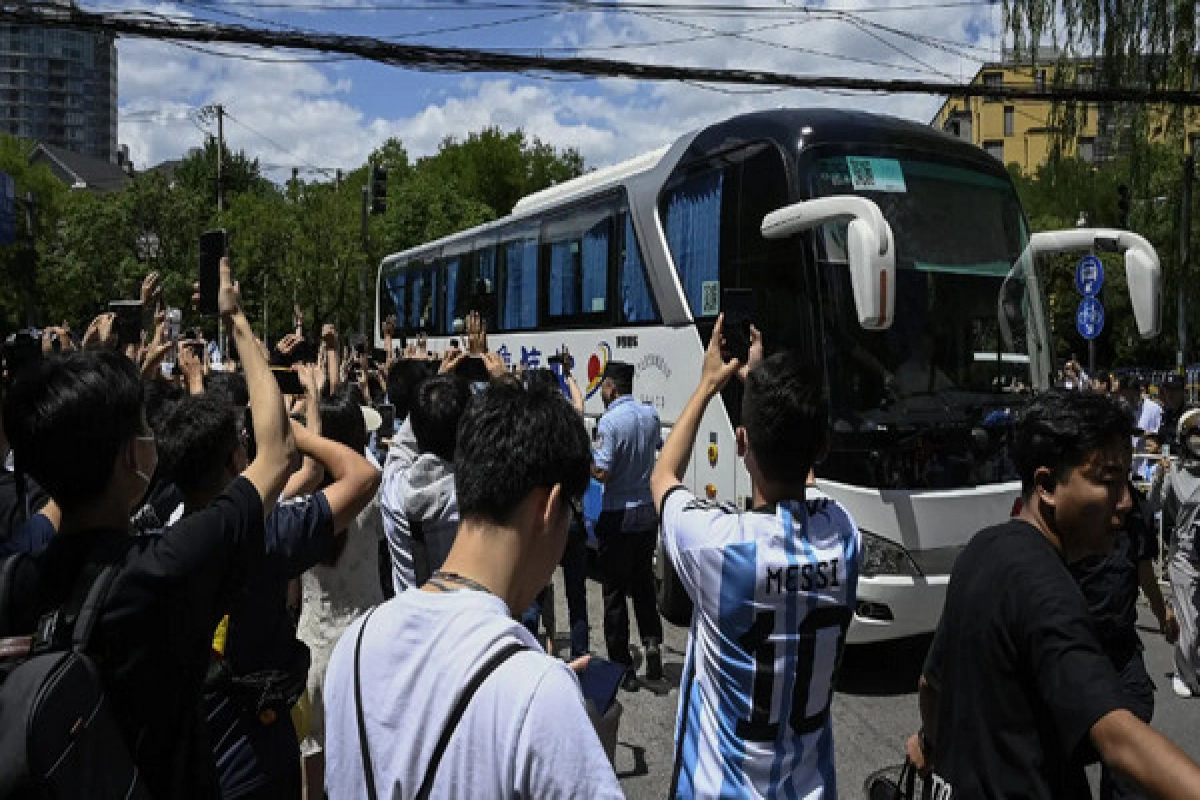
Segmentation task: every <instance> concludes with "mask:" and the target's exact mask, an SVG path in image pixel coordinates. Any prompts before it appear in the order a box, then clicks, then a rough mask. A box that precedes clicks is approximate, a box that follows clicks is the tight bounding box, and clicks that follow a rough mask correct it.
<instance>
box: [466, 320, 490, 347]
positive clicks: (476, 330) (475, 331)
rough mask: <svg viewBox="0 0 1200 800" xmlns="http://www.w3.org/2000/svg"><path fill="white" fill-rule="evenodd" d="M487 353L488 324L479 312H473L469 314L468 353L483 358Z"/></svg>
mask: <svg viewBox="0 0 1200 800" xmlns="http://www.w3.org/2000/svg"><path fill="white" fill-rule="evenodd" d="M487 351H488V346H487V322H486V321H485V320H484V319H483V317H482V316H480V315H479V312H478V311H472V312H471V313H470V314H467V352H468V353H470V354H471V355H473V356H481V355H483V354H484V353H486V352H487Z"/></svg>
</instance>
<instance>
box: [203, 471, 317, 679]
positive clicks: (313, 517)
mask: <svg viewBox="0 0 1200 800" xmlns="http://www.w3.org/2000/svg"><path fill="white" fill-rule="evenodd" d="M263 541H264V544H265V546H266V557H265V559H264V560H263V562H262V565H261V566H262V568H261V569H260V570H258V571H257V572H255V573H246V574H245V575H243V576H241V577H240V578H239V581H238V583H239V586H238V588H237V590H236V591H235V592H234V595H233V599H232V602H231V604H230V607H229V630H228V632H227V633H226V638H225V658H226V659H228V660H229V664H230V666H231V667H232V668H233V672H234V674H237V675H245V674H248V673H251V672H259V671H261V670H269V669H282V668H283V667H285V666H287V659H288V655H289V653H290V652H291V648H292V646H293V645H294V644H295V642H296V627H295V621H294V620H293V618H292V616H291V614H290V613H289V612H288V608H287V585H288V581H290V580H291V579H292V578H298V577H299V576H300V575H302V574H303V573H304V572H305V571H306V570H308V569H310V568H311V567H313V566H314V565H316V564H319V563H321V562H322V561H324V560H326V559H327V558H329V556H330V555H332V553H333V549H334V544H335V539H334V530H333V511H332V510H331V509H330V508H329V501H328V500H327V499H326V498H325V494H324V493H323V492H317V493H316V494H313V495H308V496H305V497H297V498H293V499H291V500H286V501H284V502H282V503H280V504H279V505H277V506H276V507H275V509H274V510H273V511H272V512H271V513H270V515H268V517H267V522H266V529H265V532H264V535H263Z"/></svg>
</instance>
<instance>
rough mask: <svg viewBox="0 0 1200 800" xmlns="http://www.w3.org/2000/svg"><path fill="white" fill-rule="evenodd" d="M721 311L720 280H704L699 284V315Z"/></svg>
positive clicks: (711, 314)
mask: <svg viewBox="0 0 1200 800" xmlns="http://www.w3.org/2000/svg"><path fill="white" fill-rule="evenodd" d="M720 311H721V282H720V281H705V282H704V283H702V284H701V285H700V315H701V316H703V317H711V316H714V315H716V314H717V313H719V312H720Z"/></svg>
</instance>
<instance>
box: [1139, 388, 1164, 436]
mask: <svg viewBox="0 0 1200 800" xmlns="http://www.w3.org/2000/svg"><path fill="white" fill-rule="evenodd" d="M1162 414H1163V409H1162V406H1161V405H1159V403H1158V401H1157V400H1155V399H1154V398H1153V397H1143V398H1142V403H1141V407H1140V408H1139V409H1138V421H1137V426H1138V427H1139V428H1141V429H1142V430H1143V431H1145V432H1146V433H1158V429H1159V427H1160V426H1161V425H1162Z"/></svg>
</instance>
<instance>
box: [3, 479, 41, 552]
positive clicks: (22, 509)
mask: <svg viewBox="0 0 1200 800" xmlns="http://www.w3.org/2000/svg"><path fill="white" fill-rule="evenodd" d="M24 480H25V497H24V498H23V500H22V498H21V497H20V494H19V493H18V492H17V476H16V473H13V472H9V471H8V470H7V469H5V468H4V467H3V466H0V539H7V538H8V537H10V536H12V535H13V532H14V531H16V529H17V528H18V527H19V526H20V525H21V524H22V523H24V522H25V521H26V520H28V519H29V518H30V517H32V516H33V515H34V514H36V513H37V512H38V511H40V510H41V508H42V506H44V505H46V501H47V500H49V499H50V498H49V497H47V496H46V493H45V492H44V491H42V488H41V487H40V486H38V485H37V483H36V482H34V480H33V478H31V477H29V476H28V475H25V476H24Z"/></svg>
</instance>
